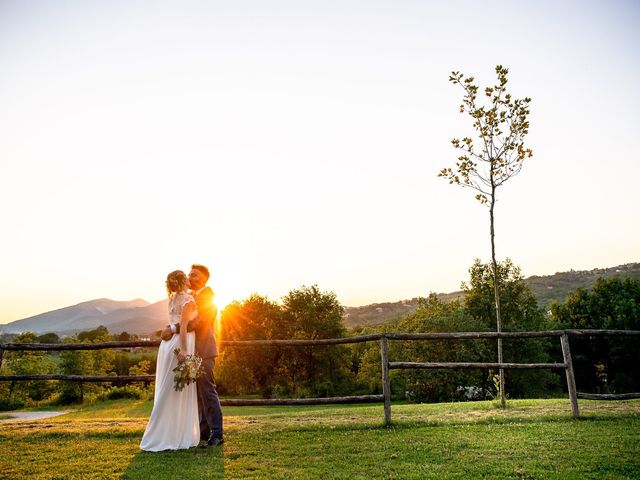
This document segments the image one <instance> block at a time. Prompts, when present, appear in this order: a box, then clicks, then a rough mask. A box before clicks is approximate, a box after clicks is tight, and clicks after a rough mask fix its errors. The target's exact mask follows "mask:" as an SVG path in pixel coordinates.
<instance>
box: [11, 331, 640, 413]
mask: <svg viewBox="0 0 640 480" xmlns="http://www.w3.org/2000/svg"><path fill="white" fill-rule="evenodd" d="M572 335H573V336H582V337H584V336H586V337H594V336H640V331H636V330H548V331H539V332H499V333H498V332H447V333H377V334H372V335H362V336H358V337H350V338H331V339H319V340H244V341H221V342H219V343H220V345H221V346H223V347H255V346H288V347H291V346H293V347H302V346H327V345H343V344H350V343H362V342H372V341H379V342H380V361H381V374H382V375H381V376H382V394H381V395H359V396H348V397H329V398H289V399H238V400H234V399H225V400H221V404H222V405H223V406H243V405H318V404H330V403H369V402H382V403H383V404H384V420H385V424H387V425H388V424H390V423H391V383H390V377H389V370H393V369H457V368H480V369H483V368H489V369H505V370H509V369H541V368H542V369H563V370H564V371H565V376H566V381H567V390H568V393H569V400H570V403H571V413H572V415H573V416H574V417H575V418H577V417H578V416H579V415H580V412H579V408H578V398H583V399H595V400H620V399H631V398H640V393H627V394H619V395H613V394H592V393H580V392H577V391H576V383H575V376H574V371H573V362H572V358H571V350H570V346H569V337H570V336H572ZM544 337H547V338H548V337H557V338H559V339H560V346H561V348H562V357H563V361H562V363H505V362H503V363H494V362H491V363H490V362H427V363H419V362H401V361H397V362H390V361H389V341H390V340H393V341H407V340H420V341H422V340H443V339H448V340H451V339H455V340H465V339H481V338H484V339H498V338H544ZM159 345H160V340H146V341H145V340H139V341H130V342H104V343H62V344H58V343H56V344H42V343H5V344H0V366H1V365H2V355H3V352H4V351H5V350H6V351H63V350H102V349H122V348H136V347H146V348H157V347H158V346H159ZM154 379H155V376H154V375H121V376H82V375H0V381H17V380H66V381H72V382H79V383H80V385H81V386H82V384H83V383H86V382H112V383H115V384H126V383H132V382H145V383H150V382H153V381H154Z"/></svg>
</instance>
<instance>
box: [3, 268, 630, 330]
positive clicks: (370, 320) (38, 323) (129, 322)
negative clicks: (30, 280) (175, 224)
mask: <svg viewBox="0 0 640 480" xmlns="http://www.w3.org/2000/svg"><path fill="white" fill-rule="evenodd" d="M611 277H621V278H635V279H639V280H640V263H628V264H625V265H619V266H617V267H611V268H594V269H593V270H580V271H574V270H571V271H569V272H559V273H556V274H554V275H547V276H533V277H529V278H526V279H525V282H526V283H527V284H528V285H529V287H531V290H532V291H533V294H534V295H535V297H536V299H537V300H538V303H539V304H540V305H547V304H548V303H549V302H550V301H552V300H557V301H560V302H561V301H563V300H564V299H565V297H566V296H567V295H568V294H569V293H571V292H573V291H574V290H576V289H577V288H586V289H588V288H591V287H592V286H593V285H594V284H595V282H596V280H597V279H598V278H611ZM438 296H439V297H440V298H441V299H442V300H445V301H450V300H454V299H457V298H458V299H461V298H463V296H464V295H463V293H462V292H452V293H439V294H438ZM417 307H418V299H417V298H412V299H410V300H400V301H397V302H385V303H373V304H371V305H365V306H362V307H344V308H345V316H344V320H345V324H346V326H347V328H349V329H353V328H355V327H359V326H371V325H380V324H382V323H385V322H387V321H390V320H397V319H400V318H402V317H404V316H405V315H407V314H409V313H412V312H414V311H415V310H416V308H417ZM168 321H169V316H168V314H167V300H166V299H165V300H162V301H160V302H156V303H153V304H150V303H149V302H147V301H145V300H141V299H136V300H131V301H126V302H118V301H115V300H109V299H107V298H101V299H98V300H91V301H88V302H83V303H79V304H77V305H73V306H71V307H65V308H61V309H59V310H54V311H51V312H46V313H41V314H39V315H35V316H33V317H29V318H24V319H22V320H16V321H15V322H11V323H7V324H6V325H0V334H3V333H22V332H27V331H29V332H34V333H37V334H43V333H47V332H55V333H58V334H59V335H72V334H74V333H77V332H80V331H83V330H91V329H94V328H96V327H99V326H100V325H104V326H105V327H107V329H108V330H109V332H111V333H112V334H117V333H121V332H125V331H126V332H129V333H135V334H138V335H144V336H147V335H152V334H153V333H154V332H155V331H157V330H159V329H161V328H162V327H163V326H164V325H166V324H167V323H168Z"/></svg>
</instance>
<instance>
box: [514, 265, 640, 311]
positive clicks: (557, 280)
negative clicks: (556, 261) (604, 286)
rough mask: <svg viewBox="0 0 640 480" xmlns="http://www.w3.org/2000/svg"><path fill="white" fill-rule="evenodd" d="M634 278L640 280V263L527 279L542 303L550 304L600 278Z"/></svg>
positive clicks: (589, 286)
mask: <svg viewBox="0 0 640 480" xmlns="http://www.w3.org/2000/svg"><path fill="white" fill-rule="evenodd" d="M613 277H620V278H634V279H636V280H640V263H627V264H625V265H618V266H617V267H611V268H594V269H593V270H570V271H568V272H559V273H556V274H554V275H547V276H535V275H534V276H533V277H529V278H526V279H525V282H527V285H529V287H530V288H531V290H532V291H533V294H534V295H535V296H536V299H537V300H538V303H539V304H540V305H548V304H549V302H551V301H552V300H556V301H558V302H562V301H564V299H565V298H566V296H567V295H569V294H570V293H572V292H573V291H574V290H576V289H577V288H584V289H589V288H591V287H593V285H594V284H595V283H596V280H597V279H598V278H613Z"/></svg>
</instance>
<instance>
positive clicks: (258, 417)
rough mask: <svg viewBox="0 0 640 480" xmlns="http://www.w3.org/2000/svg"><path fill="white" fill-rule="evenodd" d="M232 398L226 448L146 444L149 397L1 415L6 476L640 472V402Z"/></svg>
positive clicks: (0, 461) (634, 475)
mask: <svg viewBox="0 0 640 480" xmlns="http://www.w3.org/2000/svg"><path fill="white" fill-rule="evenodd" d="M580 407H581V414H582V418H581V419H580V420H573V419H572V418H571V414H570V407H569V403H568V400H522V401H510V402H509V408H508V409H507V410H506V411H502V410H500V409H498V408H496V407H495V406H494V404H492V403H491V402H473V403H449V404H431V405H398V404H394V405H392V416H393V426H392V427H389V428H386V427H384V426H383V425H382V418H383V413H382V406H381V405H357V406H323V407H315V406H306V407H228V408H225V430H226V432H225V440H226V441H225V443H224V444H223V446H221V447H219V448H217V449H210V450H202V449H191V450H187V451H178V452H163V453H145V452H141V451H140V450H139V449H138V443H139V442H140V439H141V437H142V432H143V431H144V427H145V424H146V420H147V417H148V415H149V412H150V410H151V402H148V401H147V402H144V401H126V400H123V401H115V402H105V403H100V404H95V405H88V406H84V407H83V408H81V409H78V410H76V411H74V412H72V413H69V414H66V415H63V416H61V417H56V418H53V419H48V420H40V421H30V422H13V421H9V422H7V421H3V422H0V478H3V479H4V478H7V479H35V480H38V479H56V478H59V479H107V478H123V479H147V478H149V479H151V478H153V479H156V478H157V479H174V478H182V479H190V478H198V479H199V478H220V479H221V478H225V479H236V478H238V479H240V478H242V479H245V478H269V479H298V478H299V479H306V478H309V479H317V478H323V479H324V478H345V479H352V478H353V479H367V480H370V479H376V478H384V479H393V478H408V479H476V478H513V479H562V480H565V479H638V478H640V401H626V402H595V401H581V402H580Z"/></svg>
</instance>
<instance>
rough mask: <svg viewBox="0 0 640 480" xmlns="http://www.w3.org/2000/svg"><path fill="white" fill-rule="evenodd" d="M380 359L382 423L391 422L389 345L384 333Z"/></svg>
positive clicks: (381, 341)
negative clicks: (382, 399)
mask: <svg viewBox="0 0 640 480" xmlns="http://www.w3.org/2000/svg"><path fill="white" fill-rule="evenodd" d="M380 356H381V361H382V396H383V397H384V424H385V425H390V424H391V382H390V381H389V345H388V340H387V337H385V336H384V335H383V336H382V338H381V339H380Z"/></svg>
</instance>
